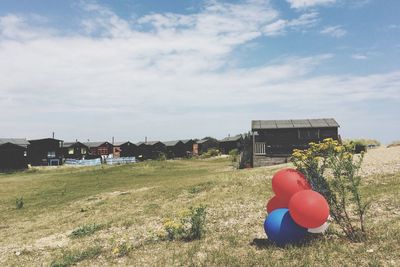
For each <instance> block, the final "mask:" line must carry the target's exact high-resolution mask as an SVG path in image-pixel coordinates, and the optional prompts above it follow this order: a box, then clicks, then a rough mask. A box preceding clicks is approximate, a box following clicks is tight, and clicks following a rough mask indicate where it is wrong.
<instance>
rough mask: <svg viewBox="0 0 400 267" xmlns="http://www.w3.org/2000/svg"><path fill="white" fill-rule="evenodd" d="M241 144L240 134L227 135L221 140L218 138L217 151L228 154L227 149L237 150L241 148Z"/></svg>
mask: <svg viewBox="0 0 400 267" xmlns="http://www.w3.org/2000/svg"><path fill="white" fill-rule="evenodd" d="M242 145H243V137H242V135H240V134H239V135H236V136H228V137H225V138H224V139H222V140H219V151H220V152H221V153H222V154H229V151H231V150H233V149H237V150H238V151H241V150H242Z"/></svg>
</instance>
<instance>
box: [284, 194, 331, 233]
mask: <svg viewBox="0 0 400 267" xmlns="http://www.w3.org/2000/svg"><path fill="white" fill-rule="evenodd" d="M289 213H290V216H292V218H293V220H294V221H295V222H296V223H297V224H298V225H300V226H303V227H304V228H316V227H320V226H321V225H323V224H324V223H325V222H326V220H327V219H328V217H329V205H328V202H327V201H326V199H325V198H324V197H323V196H322V195H321V194H320V193H318V192H315V191H313V190H303V191H300V192H297V193H296V194H295V195H294V196H293V197H292V198H291V199H290V201H289Z"/></svg>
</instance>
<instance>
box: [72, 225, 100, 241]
mask: <svg viewBox="0 0 400 267" xmlns="http://www.w3.org/2000/svg"><path fill="white" fill-rule="evenodd" d="M104 227H105V226H104V224H96V223H92V224H87V225H82V226H80V227H78V228H76V229H75V230H73V231H72V233H71V234H70V235H69V237H70V238H80V237H84V236H89V235H92V234H94V233H95V232H97V231H99V230H101V229H103V228H104Z"/></svg>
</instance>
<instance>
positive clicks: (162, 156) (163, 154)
mask: <svg viewBox="0 0 400 267" xmlns="http://www.w3.org/2000/svg"><path fill="white" fill-rule="evenodd" d="M157 160H159V161H165V160H167V155H166V154H165V153H162V152H161V153H160V154H159V155H158V158H157Z"/></svg>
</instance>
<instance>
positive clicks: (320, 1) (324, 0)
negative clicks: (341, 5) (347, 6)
mask: <svg viewBox="0 0 400 267" xmlns="http://www.w3.org/2000/svg"><path fill="white" fill-rule="evenodd" d="M286 1H287V2H288V3H289V4H290V7H291V8H296V9H299V8H309V7H314V6H319V5H329V4H334V3H336V0H286Z"/></svg>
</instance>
